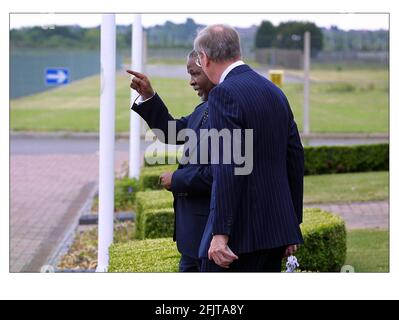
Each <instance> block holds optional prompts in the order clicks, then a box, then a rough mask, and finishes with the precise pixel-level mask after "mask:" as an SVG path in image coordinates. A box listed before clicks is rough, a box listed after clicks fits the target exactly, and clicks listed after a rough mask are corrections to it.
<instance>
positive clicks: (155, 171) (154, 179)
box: [139, 165, 177, 191]
mask: <svg viewBox="0 0 399 320" xmlns="http://www.w3.org/2000/svg"><path fill="white" fill-rule="evenodd" d="M176 169H177V165H166V166H152V167H145V168H143V169H142V170H141V174H140V180H139V188H140V190H141V191H144V190H147V189H151V190H157V189H162V188H163V187H162V186H161V185H160V184H159V176H160V175H161V174H162V173H164V172H167V171H169V172H173V171H175V170H176Z"/></svg>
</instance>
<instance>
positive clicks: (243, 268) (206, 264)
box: [201, 247, 286, 272]
mask: <svg viewBox="0 0 399 320" xmlns="http://www.w3.org/2000/svg"><path fill="white" fill-rule="evenodd" d="M285 250H286V247H279V248H275V249H267V250H260V251H256V252H251V253H245V254H239V255H238V260H235V261H233V262H232V263H231V264H230V267H229V268H228V269H226V268H222V267H219V266H218V265H217V264H216V263H215V262H213V261H211V260H209V259H202V263H201V272H281V265H282V260H283V257H284V253H285Z"/></svg>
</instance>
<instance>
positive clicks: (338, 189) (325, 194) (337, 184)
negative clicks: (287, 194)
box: [304, 171, 389, 204]
mask: <svg viewBox="0 0 399 320" xmlns="http://www.w3.org/2000/svg"><path fill="white" fill-rule="evenodd" d="M388 182H389V173H388V172H386V171H384V172H362V173H341V174H326V175H318V176H306V177H305V191H304V202H305V203H307V204H310V203H322V202H328V203H332V202H355V201H372V200H385V199H388V195H389V194H388Z"/></svg>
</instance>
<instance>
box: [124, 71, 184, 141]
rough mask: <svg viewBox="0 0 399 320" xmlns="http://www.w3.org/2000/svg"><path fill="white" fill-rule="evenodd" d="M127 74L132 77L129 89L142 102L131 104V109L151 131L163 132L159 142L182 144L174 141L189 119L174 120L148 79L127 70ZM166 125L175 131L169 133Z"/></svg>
mask: <svg viewBox="0 0 399 320" xmlns="http://www.w3.org/2000/svg"><path fill="white" fill-rule="evenodd" d="M127 72H128V73H129V74H131V75H133V76H134V78H133V79H132V82H131V84H130V87H131V88H132V89H133V90H136V91H137V92H138V93H139V94H140V95H141V97H142V98H143V100H144V102H142V103H140V104H136V103H135V104H133V106H132V108H131V109H132V110H133V111H134V112H136V113H137V114H138V115H139V116H140V117H142V118H143V119H144V120H145V121H146V122H147V124H148V126H149V127H150V128H151V129H159V130H161V131H162V132H163V134H164V136H158V138H159V140H160V141H161V142H164V143H172V142H174V143H176V144H183V143H184V141H179V142H177V141H176V139H177V134H178V133H179V131H180V130H182V129H185V128H187V123H188V118H189V117H182V118H180V119H174V118H173V117H172V116H171V115H170V114H169V111H168V108H167V107H166V105H165V104H164V102H163V101H162V99H161V98H160V97H159V95H158V94H156V93H155V92H154V90H153V89H152V86H151V83H150V80H149V79H148V77H147V76H146V75H144V74H141V73H138V72H135V71H131V70H127ZM168 125H173V126H175V127H176V131H171V132H169V126H168ZM172 132H173V133H172ZM169 134H172V137H169ZM170 138H171V139H172V140H171V139H170Z"/></svg>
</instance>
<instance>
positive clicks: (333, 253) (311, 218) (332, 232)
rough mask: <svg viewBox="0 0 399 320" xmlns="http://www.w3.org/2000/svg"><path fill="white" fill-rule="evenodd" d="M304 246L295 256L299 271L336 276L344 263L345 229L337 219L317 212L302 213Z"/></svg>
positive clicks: (341, 220) (325, 213)
mask: <svg viewBox="0 0 399 320" xmlns="http://www.w3.org/2000/svg"><path fill="white" fill-rule="evenodd" d="M301 230H302V234H303V237H304V241H305V243H304V245H302V246H300V247H299V249H298V252H297V253H296V254H295V256H296V257H297V258H298V261H299V264H300V267H299V268H300V269H301V270H306V271H319V272H339V271H340V270H341V267H342V266H343V265H344V264H345V260H346V229H345V222H344V220H343V219H342V218H341V217H338V216H336V215H333V214H331V213H329V212H326V211H322V210H320V209H317V208H312V209H310V208H309V209H305V211H304V223H303V224H302V225H301Z"/></svg>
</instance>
